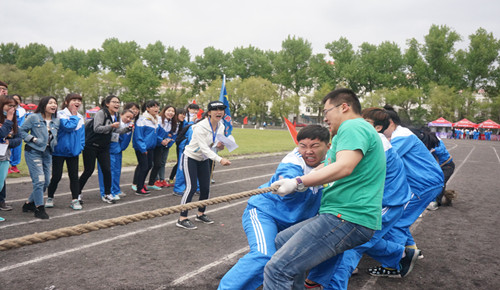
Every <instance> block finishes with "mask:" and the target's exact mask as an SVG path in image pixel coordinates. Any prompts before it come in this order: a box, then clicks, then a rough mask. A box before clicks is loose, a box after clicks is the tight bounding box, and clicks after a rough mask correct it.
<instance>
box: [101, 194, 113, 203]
mask: <svg viewBox="0 0 500 290" xmlns="http://www.w3.org/2000/svg"><path fill="white" fill-rule="evenodd" d="M101 199H102V201H104V202H105V203H116V201H115V200H114V199H113V196H112V195H111V194H108V195H105V196H102V197H101Z"/></svg>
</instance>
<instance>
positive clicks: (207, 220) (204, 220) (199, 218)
mask: <svg viewBox="0 0 500 290" xmlns="http://www.w3.org/2000/svg"><path fill="white" fill-rule="evenodd" d="M194 220H195V221H197V222H202V223H204V224H213V223H214V221H213V220H211V219H210V218H209V217H208V216H207V215H206V214H202V215H197V216H196V218H195V219H194Z"/></svg>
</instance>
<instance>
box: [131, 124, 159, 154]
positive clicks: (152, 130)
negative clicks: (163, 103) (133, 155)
mask: <svg viewBox="0 0 500 290" xmlns="http://www.w3.org/2000/svg"><path fill="white" fill-rule="evenodd" d="M133 136H134V138H133V139H132V146H133V147H134V149H135V150H138V151H140V152H141V153H145V152H146V151H148V150H150V149H154V148H155V147H156V144H158V140H160V142H161V140H162V139H161V137H160V136H158V124H155V123H153V121H151V120H150V119H148V118H146V117H144V116H141V117H140V118H139V120H137V124H136V125H135V129H134V133H133Z"/></svg>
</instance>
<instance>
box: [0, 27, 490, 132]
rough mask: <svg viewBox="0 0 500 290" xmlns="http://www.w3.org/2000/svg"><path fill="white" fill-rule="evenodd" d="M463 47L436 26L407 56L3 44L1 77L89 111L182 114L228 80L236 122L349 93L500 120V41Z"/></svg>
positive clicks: (478, 38)
mask: <svg viewBox="0 0 500 290" xmlns="http://www.w3.org/2000/svg"><path fill="white" fill-rule="evenodd" d="M462 40H463V39H462V36H461V35H459V34H458V33H457V32H456V31H454V30H453V29H451V28H449V27H447V26H446V25H432V26H431V27H430V29H429V32H428V34H427V35H425V36H424V42H423V43H419V42H418V41H417V40H416V39H415V38H412V39H409V40H408V41H407V47H406V48H405V49H404V50H402V48H400V47H399V46H398V45H397V44H396V43H394V42H391V41H383V42H381V43H380V44H377V45H375V44H370V43H367V42H365V43H362V44H361V45H360V46H359V47H358V48H354V47H353V45H352V44H351V43H350V42H349V40H348V39H347V38H345V37H341V38H339V39H338V40H335V41H332V42H329V43H327V44H326V45H325V48H326V51H327V53H326V54H323V53H318V54H314V53H313V49H312V45H311V43H310V42H309V41H307V40H306V39H303V38H301V37H296V36H288V37H287V38H286V39H285V40H283V41H282V45H281V50H279V51H264V50H261V49H259V48H257V47H254V46H251V45H250V46H248V47H237V48H234V49H233V51H231V52H224V51H222V50H220V49H216V48H214V47H206V48H205V49H204V50H203V54H202V55H197V56H194V57H193V56H191V53H190V52H189V50H188V49H187V48H185V47H181V48H175V47H172V46H166V45H165V44H163V43H162V42H161V41H157V42H155V43H153V44H148V45H147V46H146V47H145V48H142V47H140V46H139V45H138V44H137V43H136V42H135V41H125V42H121V41H120V40H118V39H117V38H109V39H106V40H105V41H104V42H103V43H102V45H101V47H100V48H98V49H90V50H87V51H84V50H80V49H77V48H74V47H70V48H69V49H67V50H64V51H60V52H54V51H53V49H52V48H50V47H47V46H45V45H44V44H40V43H30V44H28V45H26V46H24V47H21V46H20V45H18V44H17V43H1V44H0V80H3V81H5V82H7V83H8V84H9V87H10V89H11V91H12V92H15V93H18V94H21V95H23V96H25V97H28V99H31V100H32V101H33V100H35V99H37V97H39V96H46V95H52V96H56V97H59V98H60V99H61V100H62V98H63V96H64V95H65V94H66V93H68V92H77V93H80V94H81V95H82V96H83V97H84V100H85V102H86V103H87V104H88V103H97V102H98V100H99V98H100V97H103V96H106V95H109V94H114V95H118V96H120V98H121V99H122V100H123V101H136V102H143V101H145V100H148V99H156V100H158V101H159V102H160V103H161V104H162V105H164V104H172V105H174V106H179V107H180V106H185V105H186V104H187V103H189V102H191V101H192V100H193V99H196V101H197V102H198V103H200V104H206V103H207V102H208V101H209V100H211V99H217V98H218V96H219V92H220V86H221V76H222V75H223V74H225V75H226V78H227V82H226V86H227V92H228V95H229V101H230V107H231V111H232V113H233V115H234V116H233V118H236V119H239V118H243V116H252V117H254V118H255V119H256V121H257V122H263V121H268V122H269V121H271V122H272V121H276V120H279V119H281V116H287V115H290V114H292V115H295V116H297V115H298V114H299V111H298V107H299V103H300V100H301V98H302V100H303V101H304V102H305V103H306V105H307V106H308V107H309V108H310V109H311V112H314V113H315V114H316V113H317V114H318V116H319V114H320V112H321V99H322V97H323V96H324V95H325V94H326V93H327V92H328V91H330V90H332V89H335V88H336V87H349V88H351V89H353V90H354V91H356V92H357V93H358V94H359V95H360V97H361V99H362V102H363V106H364V107H367V106H383V105H384V104H386V103H387V104H391V105H394V106H397V107H398V108H399V110H400V111H399V112H400V115H401V116H402V118H403V119H404V120H405V121H406V122H411V123H413V124H415V125H419V124H424V123H426V122H427V121H430V120H433V119H435V118H437V117H444V118H446V119H448V120H451V121H454V120H457V119H461V118H468V119H470V120H472V121H476V122H480V121H483V120H486V119H488V118H491V119H493V120H496V121H500V97H499V96H500V94H499V88H498V87H497V84H498V83H500V69H499V66H498V63H499V49H500V41H499V40H497V39H496V38H495V37H494V36H493V34H492V33H489V32H488V31H486V30H485V29H483V28H479V29H477V30H476V32H475V33H474V34H472V35H469V36H468V46H467V48H465V49H457V48H456V47H457V44H458V43H459V42H461V41H462ZM269 102H271V103H272V106H271V107H270V108H269V107H268V104H269ZM269 112H270V113H269Z"/></svg>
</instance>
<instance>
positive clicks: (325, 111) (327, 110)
mask: <svg viewBox="0 0 500 290" xmlns="http://www.w3.org/2000/svg"><path fill="white" fill-rule="evenodd" d="M340 106H342V104H338V105H336V106H333V107H331V108H330V109H326V110H323V116H326V114H328V112H330V111H331V110H333V109H335V108H337V107H340Z"/></svg>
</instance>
